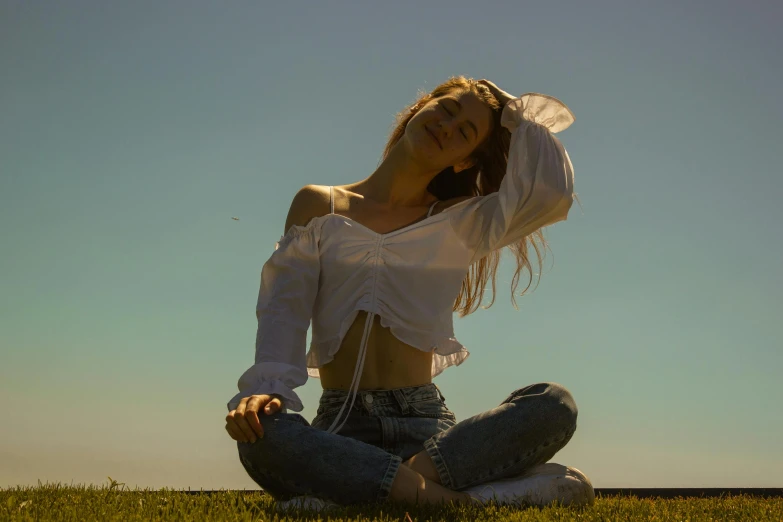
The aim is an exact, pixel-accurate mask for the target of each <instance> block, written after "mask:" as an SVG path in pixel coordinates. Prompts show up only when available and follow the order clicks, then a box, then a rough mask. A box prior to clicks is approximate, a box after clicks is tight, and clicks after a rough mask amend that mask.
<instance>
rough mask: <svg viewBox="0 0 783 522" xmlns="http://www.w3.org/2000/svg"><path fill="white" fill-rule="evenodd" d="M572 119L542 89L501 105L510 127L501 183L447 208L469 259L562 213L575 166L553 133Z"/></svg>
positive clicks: (565, 210)
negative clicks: (490, 190) (469, 252)
mask: <svg viewBox="0 0 783 522" xmlns="http://www.w3.org/2000/svg"><path fill="white" fill-rule="evenodd" d="M573 122H574V116H573V114H572V113H571V111H570V110H569V109H568V107H566V105H565V104H564V103H563V102H561V101H560V100H558V99H557V98H553V97H551V96H547V95H544V94H536V93H527V94H523V95H522V96H520V97H519V98H514V99H513V100H510V101H509V102H508V103H507V104H506V106H505V107H504V108H503V114H502V115H501V125H503V126H504V127H505V128H507V129H508V130H510V131H511V144H510V148H509V153H508V166H507V168H506V174H505V177H504V178H503V181H502V182H501V184H500V189H499V190H498V191H497V192H494V193H492V194H489V195H486V196H480V197H475V198H471V199H469V200H466V201H464V202H462V203H459V204H457V205H455V206H454V207H452V208H451V209H449V212H450V213H451V216H450V221H451V225H452V227H453V228H454V230H455V232H456V233H457V235H458V236H459V237H460V238H461V239H462V241H463V243H464V244H465V246H467V247H468V248H469V249H471V250H472V251H473V257H472V260H471V263H473V262H476V261H478V260H479V259H481V258H482V257H484V256H485V255H487V254H489V253H490V252H492V251H493V250H497V249H499V248H502V247H504V246H507V245H509V244H511V243H513V242H515V241H518V240H520V239H522V238H523V237H525V236H527V235H530V234H532V233H533V232H535V231H536V230H538V229H539V228H541V227H544V226H547V225H552V224H554V223H557V222H558V221H562V220H564V219H566V217H567V215H568V211H569V209H570V208H571V204H572V203H573V190H574V171H573V166H572V165H571V159H570V158H569V157H568V153H567V152H566V150H565V147H563V144H562V143H560V140H558V139H557V138H556V137H555V136H554V133H556V132H560V131H562V130H564V129H566V128H567V127H569V126H570V125H571V124H572V123H573Z"/></svg>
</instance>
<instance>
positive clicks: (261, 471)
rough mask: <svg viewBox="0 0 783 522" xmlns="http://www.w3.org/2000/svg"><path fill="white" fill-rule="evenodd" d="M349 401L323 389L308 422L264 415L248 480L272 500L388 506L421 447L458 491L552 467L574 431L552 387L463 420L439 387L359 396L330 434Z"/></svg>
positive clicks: (567, 398)
mask: <svg viewBox="0 0 783 522" xmlns="http://www.w3.org/2000/svg"><path fill="white" fill-rule="evenodd" d="M347 396H348V392H347V391H344V390H335V389H325V390H324V391H323V394H322V396H321V399H320V402H319V406H318V411H317V412H316V416H315V418H314V419H313V421H312V424H311V423H308V422H307V421H306V420H305V419H304V417H302V416H301V415H299V414H298V413H285V412H277V413H274V414H273V415H264V414H261V415H259V420H260V421H261V425H262V426H263V428H264V436H263V437H262V438H258V439H256V441H255V442H253V443H250V442H237V447H238V451H239V460H240V462H241V463H242V465H243V466H244V468H245V470H246V471H247V473H248V474H249V475H250V477H251V478H252V479H253V480H254V481H255V482H256V483H257V484H258V485H259V486H261V488H262V489H263V490H264V491H266V492H267V493H269V494H271V495H272V496H273V497H274V498H275V499H276V500H287V499H290V498H292V497H295V496H299V495H312V496H315V497H319V498H323V499H327V500H331V501H332V502H336V503H338V504H343V505H349V504H361V503H370V502H377V501H384V500H387V499H388V498H389V492H390V490H391V486H392V483H393V482H394V478H395V476H396V475H397V470H398V469H399V467H400V465H401V464H402V462H404V461H406V460H408V459H409V458H410V457H412V456H413V455H415V454H417V453H419V452H420V451H422V450H424V451H426V452H427V454H428V455H429V456H430V458H431V459H432V462H433V463H434V465H435V468H436V469H437V471H438V475H439V477H440V483H441V484H442V485H443V486H444V487H446V488H449V489H452V490H456V491H459V490H462V489H465V488H468V487H470V486H474V485H478V484H483V483H486V482H490V481H493V480H497V479H503V478H510V477H514V476H517V475H520V474H521V473H523V472H524V471H526V470H527V469H529V468H531V467H533V466H536V465H538V464H543V463H545V462H547V461H549V460H550V459H551V458H552V457H553V456H554V455H555V453H557V452H558V451H559V450H560V449H562V448H563V447H564V446H565V445H566V444H567V443H568V441H569V440H570V439H571V436H572V435H573V434H574V431H575V430H576V417H577V408H576V404H575V403H574V399H573V397H572V396H571V393H569V391H568V390H567V389H566V388H564V387H563V386H561V385H559V384H555V383H546V382H545V383H537V384H531V385H529V386H526V387H524V388H520V389H519V390H516V391H514V392H513V393H511V395H509V396H508V397H507V398H506V399H505V400H504V401H503V402H501V403H500V405H499V406H497V407H495V408H492V409H491V410H488V411H485V412H483V413H479V414H478V415H474V416H473V417H470V418H468V419H465V420H463V421H461V422H457V420H456V418H455V416H454V414H453V413H452V412H451V410H449V408H448V407H447V406H446V398H445V397H444V396H443V394H442V393H441V392H440V389H439V388H438V387H437V386H436V385H435V384H434V383H429V384H424V385H421V386H411V387H406V388H396V389H392V390H363V391H360V392H359V393H358V395H357V397H356V401H355V402H354V405H353V408H352V409H351V411H350V414H349V417H348V420H347V421H346V422H345V424H344V425H343V427H342V428H341V429H340V431H339V432H338V433H327V432H326V430H327V429H329V426H330V425H331V424H332V422H333V421H334V419H335V417H336V416H337V413H338V412H339V411H340V407H341V406H342V404H343V402H344V401H345V399H346V397H347ZM346 410H347V406H346ZM344 415H345V411H344V412H343V416H344Z"/></svg>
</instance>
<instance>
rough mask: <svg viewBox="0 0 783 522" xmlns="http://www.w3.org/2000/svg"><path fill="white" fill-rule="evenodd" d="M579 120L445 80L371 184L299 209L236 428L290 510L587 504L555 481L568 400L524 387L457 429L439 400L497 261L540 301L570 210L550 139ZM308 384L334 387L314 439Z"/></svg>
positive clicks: (550, 388) (232, 419) (559, 109)
mask: <svg viewBox="0 0 783 522" xmlns="http://www.w3.org/2000/svg"><path fill="white" fill-rule="evenodd" d="M573 121H574V118H573V115H572V114H571V112H570V111H569V110H568V108H567V107H566V106H565V105H564V104H563V103H561V102H560V101H559V100H557V99H555V98H552V97H549V96H545V95H540V94H535V93H530V94H526V95H523V96H521V97H519V98H514V97H513V96H511V95H509V94H508V93H506V92H505V91H503V90H501V89H499V88H498V87H497V86H496V85H495V84H493V83H492V82H490V81H487V80H480V81H475V80H472V79H467V78H464V77H457V78H451V79H450V80H448V81H447V82H445V83H443V84H442V85H439V86H438V87H436V88H435V89H434V90H433V91H432V92H431V93H429V94H426V95H423V96H421V97H420V98H419V99H418V100H417V101H416V102H415V103H414V104H413V105H412V106H411V107H410V108H409V109H408V110H405V111H403V112H402V113H400V115H399V118H398V124H397V126H396V129H395V130H394V131H393V132H392V135H391V137H390V139H389V142H388V144H387V146H386V150H385V151H384V155H383V159H382V161H381V163H380V165H379V166H378V168H377V169H376V170H375V172H373V173H372V175H370V176H369V177H368V178H367V179H364V180H362V181H359V182H357V183H353V184H350V185H344V186H341V187H321V186H315V185H308V186H306V187H304V188H303V189H301V190H300V191H299V192H298V193H297V195H296V196H295V197H294V200H293V202H292V204H291V208H290V210H289V213H288V218H287V220H286V224H285V231H284V232H285V235H284V236H283V237H282V238H281V240H280V242H279V243H278V245H277V247H276V250H275V252H274V253H273V254H272V256H271V257H270V259H269V260H268V261H267V262H266V264H265V265H264V267H263V270H262V273H261V288H260V291H259V297H258V305H257V307H256V315H257V317H258V334H257V337H256V356H255V364H254V365H253V366H251V367H250V368H249V369H248V370H247V371H246V372H245V373H244V374H243V375H242V376H241V378H240V379H239V384H238V386H239V393H238V394H237V395H236V396H234V398H232V399H231V400H230V401H229V403H228V410H229V414H228V415H227V416H226V430H227V431H228V433H229V435H230V436H231V437H232V438H233V439H235V440H237V441H238V450H239V457H240V461H241V462H242V464H243V466H244V467H245V469H246V470H247V472H248V474H249V475H250V476H251V477H252V478H253V480H255V481H256V482H257V483H258V484H259V485H260V486H261V487H262V488H263V489H264V490H265V491H267V492H269V493H270V494H271V495H273V496H274V497H275V498H276V499H278V500H279V501H280V502H279V504H280V505H283V504H284V502H282V501H284V500H288V501H289V502H288V503H289V504H290V503H291V502H294V503H299V504H300V505H301V503H302V502H303V501H305V500H314V501H315V502H317V504H315V505H316V506H324V505H325V503H324V502H326V503H328V504H329V505H335V504H336V505H346V504H353V503H362V502H372V501H383V500H386V499H392V500H402V501H410V502H415V501H416V500H417V499H418V500H422V501H425V502H443V501H455V502H487V501H488V500H490V499H495V500H497V501H498V502H501V503H512V502H514V500H515V499H517V500H522V501H524V502H527V503H531V504H538V505H544V504H548V503H550V502H552V501H554V500H559V501H560V502H561V503H566V504H585V503H590V502H592V500H593V488H592V486H591V485H590V481H589V480H588V479H587V477H585V476H584V475H583V474H582V473H581V472H579V471H578V470H575V469H574V468H566V467H565V466H561V465H558V464H544V463H546V462H547V461H548V460H549V459H551V458H552V457H553V456H554V454H555V453H556V452H557V451H559V450H560V449H561V448H562V447H563V446H565V444H566V443H567V442H568V441H569V440H570V438H571V436H572V435H573V433H574V430H575V429H576V417H577V408H576V405H575V404H574V401H573V398H572V397H571V394H570V393H569V392H568V390H566V389H565V388H564V387H562V386H560V385H558V384H555V383H539V384H533V385H530V386H526V387H523V388H520V389H518V390H516V391H514V392H513V393H512V394H511V395H510V396H509V397H508V398H507V399H506V400H504V401H503V402H502V403H501V404H500V406H498V407H496V408H493V409H491V410H489V411H487V412H484V413H481V414H479V415H476V416H474V417H471V418H470V419H466V420H463V421H462V422H459V423H457V422H456V419H455V417H454V414H453V413H452V412H451V411H450V410H449V409H448V408H447V407H446V403H445V398H444V397H443V395H442V394H441V393H440V390H439V389H438V387H437V386H436V385H435V384H434V383H432V377H434V376H436V375H438V374H439V373H440V372H442V371H443V370H444V369H446V368H448V367H449V366H454V365H459V364H461V363H462V362H463V361H464V360H465V359H466V358H467V357H468V355H469V354H468V351H467V350H466V348H465V347H464V346H463V345H462V344H460V343H459V341H457V339H455V338H454V332H453V324H452V316H453V312H454V311H459V312H460V314H461V316H464V315H467V314H469V313H471V312H473V311H475V310H476V308H477V307H478V305H479V304H480V303H481V300H482V297H483V292H484V288H485V285H486V283H487V282H488V280H489V279H490V278H491V279H492V289H493V295H494V290H495V272H496V268H497V265H498V260H499V255H500V249H501V248H503V247H505V246H508V247H509V248H510V249H511V250H512V252H514V254H515V256H516V259H517V272H516V275H515V277H514V285H513V288H512V292H513V290H514V289H515V288H516V283H517V282H518V279H519V275H520V272H521V271H522V270H526V271H528V272H529V275H530V278H529V282H528V288H529V286H530V281H532V267H531V263H530V261H529V259H528V248H529V247H532V248H533V249H534V251H535V253H536V255H537V258H538V262H539V264H540V263H541V250H540V248H539V247H540V246H543V247H546V243H545V242H544V239H543V235H542V233H541V231H540V229H541V227H544V226H546V225H550V224H553V223H555V222H557V221H561V220H564V219H566V216H567V214H568V211H569V209H570V207H571V204H572V200H573V170H572V165H571V161H570V159H569V157H568V154H567V152H566V150H565V148H563V145H562V144H561V143H560V141H559V140H558V139H557V138H555V137H554V136H553V134H552V133H555V132H559V131H561V130H563V129H565V128H567V127H568V126H569V125H571V123H572V122H573ZM512 295H513V293H512ZM493 301H494V299H493ZM490 304H491V303H490ZM311 320H312V326H313V331H312V334H313V336H312V342H311V345H310V350H309V351H308V352H307V353H305V341H306V334H307V329H308V326H309V324H310V321H311ZM308 376H309V377H316V378H320V379H321V384H322V386H323V388H324V391H323V395H322V397H321V400H320V404H319V408H318V411H317V415H316V417H315V418H314V419H313V421H312V424H310V423H308V422H307V421H306V420H305V419H304V418H303V417H302V416H301V415H299V414H294V413H288V412H287V410H289V409H290V410H293V411H295V412H298V411H302V408H303V407H302V402H301V401H300V399H299V397H298V396H297V395H296V393H295V392H294V391H293V390H294V388H296V387H298V386H302V385H303V384H304V383H305V382H306V380H307V378H308ZM259 414H260V415H259ZM312 505H313V504H311V506H312Z"/></svg>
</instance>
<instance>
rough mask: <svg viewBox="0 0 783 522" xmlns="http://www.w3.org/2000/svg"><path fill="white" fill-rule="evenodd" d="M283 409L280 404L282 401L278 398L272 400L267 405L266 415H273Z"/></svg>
mask: <svg viewBox="0 0 783 522" xmlns="http://www.w3.org/2000/svg"><path fill="white" fill-rule="evenodd" d="M282 407H283V404H282V403H281V402H280V399H278V398H277V397H274V398H272V400H271V401H269V403H267V405H266V407H265V408H264V413H266V414H267V415H272V414H273V413H275V412H277V411H280V408H282Z"/></svg>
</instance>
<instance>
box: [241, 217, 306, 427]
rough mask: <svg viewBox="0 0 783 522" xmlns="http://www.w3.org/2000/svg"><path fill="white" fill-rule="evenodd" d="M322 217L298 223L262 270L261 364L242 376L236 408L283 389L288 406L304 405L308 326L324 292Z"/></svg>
mask: <svg viewBox="0 0 783 522" xmlns="http://www.w3.org/2000/svg"><path fill="white" fill-rule="evenodd" d="M319 231H320V226H319V222H317V221H315V220H314V221H311V222H310V224H309V225H308V226H306V227H299V226H293V227H291V229H290V230H289V231H288V232H287V233H286V235H285V236H284V237H282V238H281V239H280V242H279V243H278V244H277V245H276V246H275V252H274V253H273V254H272V256H271V257H270V258H269V260H268V261H267V262H266V263H265V264H264V267H263V269H262V270H261V287H260V289H259V292H258V303H257V305H256V317H257V318H258V332H257V334H256V355H255V364H254V365H253V366H251V367H250V368H248V369H247V371H245V373H243V374H242V376H241V377H240V378H239V382H238V383H237V386H238V388H239V393H238V394H236V395H235V396H234V397H233V398H232V399H231V400H230V401H228V404H227V407H228V411H231V410H234V409H236V407H237V405H239V402H240V400H241V399H242V398H244V397H248V396H250V395H259V394H267V395H272V394H277V395H279V396H280V398H281V401H282V403H283V411H286V410H287V409H291V410H293V411H296V412H299V411H302V409H303V405H302V401H301V399H300V398H299V396H298V395H297V394H296V393H295V392H294V389H295V388H297V387H299V386H302V385H304V384H305V382H307V367H306V364H305V353H306V341H307V329H308V328H309V326H310V319H311V318H312V311H313V304H314V303H315V296H316V294H317V292H318V277H319V274H320V261H319V255H318V240H319Z"/></svg>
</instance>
